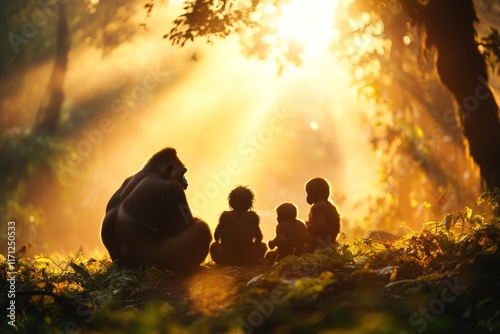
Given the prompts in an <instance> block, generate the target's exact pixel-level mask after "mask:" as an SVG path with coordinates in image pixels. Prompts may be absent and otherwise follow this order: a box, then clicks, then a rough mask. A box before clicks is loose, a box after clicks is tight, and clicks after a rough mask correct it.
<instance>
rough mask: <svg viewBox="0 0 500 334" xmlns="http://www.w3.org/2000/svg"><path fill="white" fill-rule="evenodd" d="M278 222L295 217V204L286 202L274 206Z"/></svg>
mask: <svg viewBox="0 0 500 334" xmlns="http://www.w3.org/2000/svg"><path fill="white" fill-rule="evenodd" d="M276 214H277V216H278V217H277V221H278V223H282V222H286V221H290V220H294V219H296V218H297V207H296V206H295V204H293V203H290V202H286V203H282V204H280V205H279V206H278V207H277V208H276Z"/></svg>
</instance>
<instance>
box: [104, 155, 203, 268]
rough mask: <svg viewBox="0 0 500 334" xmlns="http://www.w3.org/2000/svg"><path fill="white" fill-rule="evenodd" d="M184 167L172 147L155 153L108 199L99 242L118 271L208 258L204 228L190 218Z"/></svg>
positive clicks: (196, 262) (191, 263) (181, 265)
mask: <svg viewBox="0 0 500 334" xmlns="http://www.w3.org/2000/svg"><path fill="white" fill-rule="evenodd" d="M186 171H187V169H186V167H185V166H184V164H183V163H182V162H181V161H180V160H179V158H178V157H177V152H176V151H175V149H173V148H165V149H163V150H161V151H159V152H157V153H156V154H154V155H153V156H152V157H151V158H149V160H148V161H147V162H146V164H145V165H144V167H143V168H142V169H141V170H140V171H138V172H137V173H136V174H134V175H132V176H130V177H129V178H127V179H126V180H125V182H123V185H122V186H121V187H120V189H118V190H117V191H116V192H115V193H114V195H113V196H112V197H111V199H110V200H109V203H108V205H107V207H106V215H105V217H104V220H103V222H102V228H101V238H102V241H103V243H104V246H106V248H107V250H108V251H109V254H110V256H111V259H112V260H113V262H115V263H117V264H118V265H119V266H121V267H126V268H132V269H136V268H139V267H144V266H149V265H152V266H156V267H158V268H165V269H170V270H175V269H179V268H186V267H195V266H198V265H199V264H200V263H202V262H203V261H204V259H205V257H206V256H207V254H208V247H209V245H210V241H211V240H212V235H211V233H210V229H209V227H208V225H207V224H206V223H205V222H204V221H202V220H201V219H199V218H195V217H193V216H192V214H191V211H190V209H189V206H188V204H187V200H186V195H185V194H184V190H185V189H187V186H188V183H187V180H186V178H185V177H184V174H185V173H186Z"/></svg>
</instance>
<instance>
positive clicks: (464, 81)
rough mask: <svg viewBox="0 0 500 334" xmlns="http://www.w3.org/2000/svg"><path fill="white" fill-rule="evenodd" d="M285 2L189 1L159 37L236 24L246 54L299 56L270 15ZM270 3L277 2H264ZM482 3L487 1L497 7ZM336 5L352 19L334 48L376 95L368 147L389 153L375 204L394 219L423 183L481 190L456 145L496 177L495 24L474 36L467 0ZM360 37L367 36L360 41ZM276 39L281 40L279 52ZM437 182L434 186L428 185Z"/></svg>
mask: <svg viewBox="0 0 500 334" xmlns="http://www.w3.org/2000/svg"><path fill="white" fill-rule="evenodd" d="M287 2H288V1H252V2H251V3H250V2H236V1H217V2H214V1H207V0H197V1H191V2H187V3H186V6H185V8H184V13H183V14H181V15H180V16H179V17H178V18H177V19H176V20H175V21H174V27H173V28H172V29H171V30H170V32H169V33H168V34H166V35H165V38H168V39H170V40H171V42H172V43H173V44H179V45H184V44H185V43H186V42H187V41H190V40H193V39H194V38H200V37H206V38H207V39H208V40H209V41H211V39H212V38H213V37H221V38H224V37H226V36H228V35H230V34H238V35H239V36H240V39H241V41H242V45H243V50H244V52H245V53H246V54H247V55H249V56H256V57H257V58H261V59H262V58H269V57H275V58H276V60H277V62H278V64H279V66H280V68H282V67H283V66H284V65H285V64H288V63H294V64H300V56H301V52H302V51H303V49H301V47H300V45H297V43H296V41H294V40H281V39H280V37H279V34H278V33H277V31H276V30H277V28H276V24H274V23H275V22H276V21H277V20H278V19H279V16H280V15H281V11H280V8H281V6H282V5H283V4H286V3H287ZM478 3H480V4H481V5H482V4H483V1H478ZM269 5H272V6H275V8H276V10H275V11H271V12H270V11H266V10H265V9H266V6H269ZM487 5H488V6H490V11H491V10H492V6H493V7H495V5H492V4H491V3H490V2H488V4H487ZM341 6H344V7H345V11H342V13H344V16H343V17H342V16H341V15H337V18H336V20H337V26H338V27H349V26H350V25H352V24H354V25H355V26H356V28H355V29H343V28H339V30H340V31H341V34H340V38H339V39H340V42H338V43H337V44H335V50H336V53H337V54H338V55H339V57H340V58H341V59H342V58H343V59H345V60H347V61H346V63H348V64H350V66H352V69H353V73H354V77H355V80H356V82H357V85H358V87H359V91H360V95H361V96H362V97H364V98H368V99H371V100H373V101H374V102H375V104H376V108H377V110H378V111H377V113H376V115H374V116H375V118H376V120H374V119H370V120H368V119H367V121H368V122H369V123H371V125H372V127H370V128H368V130H369V131H372V135H373V145H374V149H375V150H382V151H383V152H384V153H385V157H386V159H385V161H386V164H385V166H386V168H385V170H384V172H383V175H382V180H383V184H385V189H384V191H383V194H382V196H381V197H380V198H378V199H377V200H376V201H375V203H374V211H380V210H379V208H380V203H379V201H380V200H382V201H385V202H390V203H391V204H390V206H391V208H392V210H388V211H389V212H391V214H390V215H386V214H384V215H383V216H384V217H383V219H385V220H386V221H387V222H389V221H391V222H394V217H397V216H401V215H400V214H401V213H402V212H408V209H415V206H416V203H418V201H417V199H421V198H422V196H421V195H422V194H424V193H425V194H426V196H428V194H435V195H434V196H435V197H439V194H440V193H441V192H443V191H444V190H445V189H446V188H448V187H450V188H451V190H452V193H453V194H454V197H455V198H456V201H458V202H463V201H464V200H466V199H468V200H470V199H471V198H474V197H475V196H477V195H478V193H479V191H480V189H478V187H477V186H476V184H475V183H474V182H475V178H474V177H473V176H472V175H470V174H467V173H465V174H462V173H461V171H463V170H464V168H465V169H466V168H467V166H466V165H467V162H466V161H465V160H463V161H462V160H461V158H460V156H461V153H460V152H458V151H456V150H457V149H460V150H462V152H464V151H467V152H468V153H469V155H470V157H471V158H472V160H473V161H474V163H475V164H476V165H477V166H478V167H479V171H480V176H481V179H482V181H483V182H482V183H483V185H484V186H485V187H486V188H488V189H493V188H494V187H499V186H500V183H499V182H500V181H499V177H500V122H499V118H498V105H497V103H496V101H495V97H494V94H493V92H492V90H491V88H490V86H489V85H488V78H489V76H488V72H487V66H490V67H492V68H494V67H495V62H497V61H498V54H499V52H498V37H495V36H498V34H496V35H495V30H494V29H492V30H491V33H490V34H489V35H488V36H487V37H483V38H482V39H481V40H480V39H478V38H477V31H476V26H475V24H476V23H477V21H478V18H477V15H476V12H475V7H474V3H473V2H472V0H459V1H452V0H445V1H438V0H430V1H413V0H400V1H398V0H387V1H385V0H370V1H368V0H367V1H365V0H355V1H342V2H341ZM345 13H347V14H345ZM339 14H341V13H340V11H339ZM332 15H333V14H332ZM339 16H340V17H339ZM273 22H274V23H273ZM318 33H320V32H318ZM268 35H274V36H275V38H273V39H272V41H273V42H272V43H270V42H266V38H265V37H266V36H268ZM366 35H369V37H370V38H365V37H366ZM276 36H277V37H276ZM268 40H269V39H268ZM360 40H363V41H367V40H369V41H371V45H369V46H368V47H366V45H364V46H363V47H359V41H360ZM421 45H423V46H424V48H423V51H424V52H422V49H421ZM277 46H278V47H280V49H281V50H282V52H281V53H280V54H278V55H276V52H275V50H274V49H275V48H276V47H277ZM485 55H486V56H487V59H488V60H489V61H490V63H489V65H487V63H486V62H485ZM434 56H435V57H434ZM434 67H436V69H437V76H435V75H434V74H433V70H434ZM377 69H378V70H377ZM280 70H281V69H280ZM374 71H375V72H374ZM360 73H361V74H360ZM439 81H440V82H441V83H442V85H443V86H444V87H446V88H447V89H448V90H449V91H450V92H451V98H450V97H449V96H448V94H447V93H446V92H445V91H444V90H443V89H442V88H441V84H440V83H439ZM397 87H399V88H401V89H398V88H397ZM367 117H370V116H367ZM416 119H417V120H418V121H417V122H415V120H416ZM424 124H426V125H424ZM457 128H460V129H462V134H463V140H462V138H461V137H460V134H459V132H458V131H457ZM450 152H455V153H450ZM450 157H453V160H450V159H449V158H450ZM429 179H430V180H431V181H433V182H432V183H429V182H428V180H429ZM435 185H438V186H440V187H439V188H438V189H437V190H436V189H435V188H434V189H432V187H435ZM450 193H451V192H450ZM402 194H405V195H407V196H401V195H402ZM419 195H420V196H419ZM387 196H389V198H388V197H387Z"/></svg>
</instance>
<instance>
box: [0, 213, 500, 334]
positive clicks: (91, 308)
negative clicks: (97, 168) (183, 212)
mask: <svg viewBox="0 0 500 334" xmlns="http://www.w3.org/2000/svg"><path fill="white" fill-rule="evenodd" d="M464 212H465V213H464ZM464 212H462V213H459V214H460V215H461V216H460V217H458V216H457V217H455V216H454V217H452V218H450V217H449V216H448V215H447V216H446V217H445V218H444V219H443V222H442V223H441V222H432V223H429V224H427V225H426V226H424V228H423V230H422V231H419V232H413V233H411V234H409V235H407V236H405V237H403V238H400V239H398V240H396V241H393V242H386V243H376V242H373V241H372V240H371V239H359V240H357V241H356V242H354V243H351V244H348V243H344V244H340V245H338V246H337V247H336V248H329V249H320V250H318V251H316V252H315V253H314V254H307V255H304V256H302V257H289V258H286V259H284V260H283V261H281V262H280V263H278V264H275V265H274V266H270V265H267V264H264V263H263V264H260V265H253V266H241V267H223V266H218V265H215V264H210V263H209V264H205V265H204V266H201V267H200V268H198V269H197V270H196V271H194V272H191V273H171V272H168V271H162V270H157V269H155V268H146V269H144V270H141V271H139V272H137V271H130V270H122V269H119V268H118V267H116V266H115V265H114V264H112V263H111V262H110V261H109V260H108V259H89V258H86V257H85V256H84V254H83V252H82V251H78V252H77V253H76V254H74V256H72V257H71V258H63V257H61V256H58V255H55V256H50V257H43V256H35V257H32V258H20V259H18V261H17V264H16V267H15V271H16V274H15V275H11V274H8V272H9V271H10V270H11V268H9V264H8V263H7V261H6V259H5V258H0V266H1V268H2V271H1V273H0V275H1V276H2V277H0V278H1V281H2V282H6V279H7V278H9V277H12V276H15V278H16V284H15V288H16V299H15V300H16V304H15V305H16V318H15V324H16V326H17V328H14V327H12V326H10V325H9V324H8V323H5V322H2V325H1V326H0V331H1V332H6V333H8V332H21V333H61V332H62V333H318V332H322V333H400V334H402V333H424V332H425V333H499V332H500V311H499V310H500V266H499V263H500V250H499V245H500V221H499V220H498V218H493V219H491V220H490V221H485V219H479V218H478V216H474V215H472V212H471V213H470V214H469V213H467V212H468V211H464ZM481 218H482V217H481ZM450 222H452V223H453V224H451V223H450ZM9 288H10V286H9V284H7V285H5V286H2V288H1V290H2V291H1V296H0V304H1V305H0V307H1V309H2V310H6V309H7V307H8V306H9V303H10V299H9V298H8V292H9ZM7 320H9V318H7Z"/></svg>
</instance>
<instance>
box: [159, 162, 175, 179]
mask: <svg viewBox="0 0 500 334" xmlns="http://www.w3.org/2000/svg"><path fill="white" fill-rule="evenodd" d="M173 169H174V166H173V165H167V166H162V167H161V168H160V177H161V178H162V179H166V178H169V177H170V174H171V173H172V170H173Z"/></svg>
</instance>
